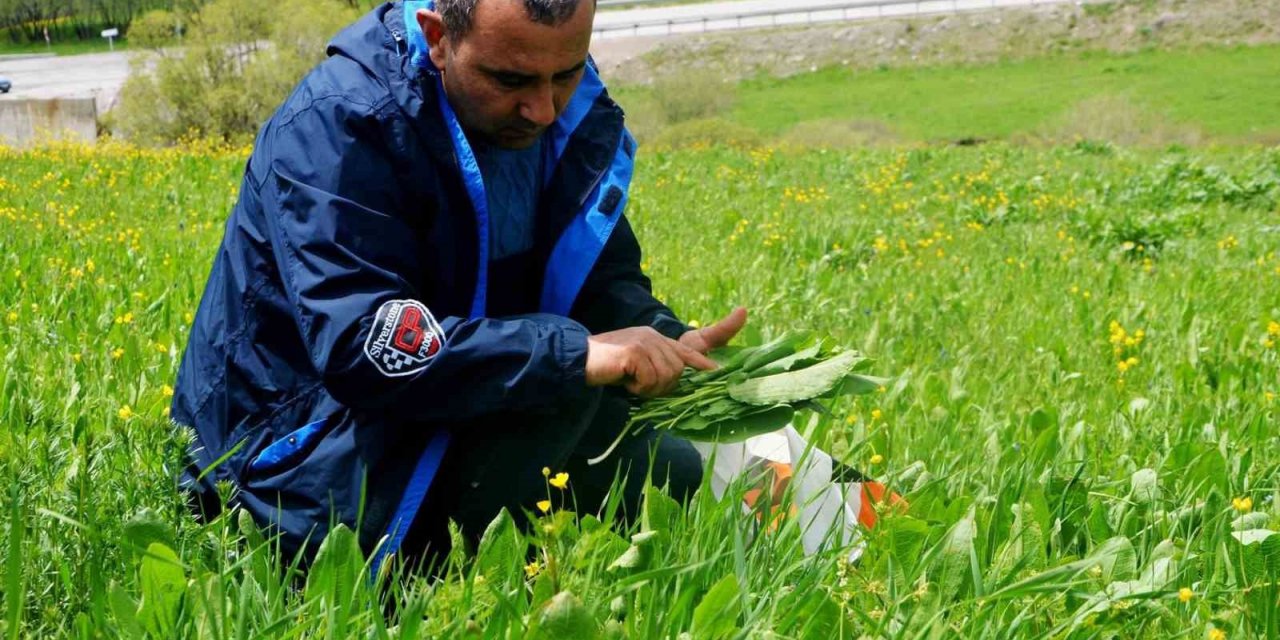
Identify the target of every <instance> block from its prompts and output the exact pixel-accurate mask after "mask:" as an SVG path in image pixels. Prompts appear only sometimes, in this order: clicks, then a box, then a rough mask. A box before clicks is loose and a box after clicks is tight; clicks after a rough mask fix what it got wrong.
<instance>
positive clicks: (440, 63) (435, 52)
mask: <svg viewBox="0 0 1280 640" xmlns="http://www.w3.org/2000/svg"><path fill="white" fill-rule="evenodd" d="M415 17H416V18H417V19H418V26H419V27H421V28H422V33H423V35H425V36H426V37H427V46H428V47H430V48H431V63H432V64H434V65H435V66H436V68H437V69H440V70H444V64H445V62H446V61H447V60H448V59H449V53H448V49H449V37H448V36H446V35H445V33H444V18H441V17H440V14H439V13H436V12H435V11H428V10H426V9H419V10H418V13H417V14H416V16H415Z"/></svg>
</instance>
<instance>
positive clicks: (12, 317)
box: [5, 311, 18, 322]
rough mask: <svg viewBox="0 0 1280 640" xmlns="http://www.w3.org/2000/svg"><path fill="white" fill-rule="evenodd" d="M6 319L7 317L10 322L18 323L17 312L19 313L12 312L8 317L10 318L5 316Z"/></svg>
mask: <svg viewBox="0 0 1280 640" xmlns="http://www.w3.org/2000/svg"><path fill="white" fill-rule="evenodd" d="M5 317H6V318H8V320H9V322H17V321H18V312H17V311H10V312H9V315H8V316H5Z"/></svg>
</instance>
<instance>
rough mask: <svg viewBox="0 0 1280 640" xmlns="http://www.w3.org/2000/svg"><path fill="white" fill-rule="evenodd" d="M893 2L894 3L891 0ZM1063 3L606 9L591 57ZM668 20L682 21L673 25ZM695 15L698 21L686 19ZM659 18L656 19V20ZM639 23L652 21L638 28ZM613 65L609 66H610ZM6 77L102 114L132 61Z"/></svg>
mask: <svg viewBox="0 0 1280 640" xmlns="http://www.w3.org/2000/svg"><path fill="white" fill-rule="evenodd" d="M886 1H892V0H886ZM1061 1H1063V0H920V1H919V2H918V3H915V4H908V5H902V4H892V5H884V6H866V7H859V8H855V9H845V10H839V9H834V10H833V9H831V7H833V6H840V5H847V4H849V2H850V0H733V1H731V2H706V3H701V4H689V5H679V6H668V7H655V8H648V9H645V8H640V9H621V10H602V11H601V12H600V14H599V15H597V16H596V30H597V33H596V37H595V45H594V46H593V52H592V53H593V54H594V55H595V56H596V58H597V60H599V61H601V62H602V64H606V63H607V61H608V59H610V58H625V57H629V56H632V55H638V54H640V53H643V52H644V51H645V50H647V49H649V48H651V47H653V46H655V45H656V44H657V43H658V42H660V41H661V39H662V38H664V37H666V36H668V35H674V34H682V33H692V32H699V31H717V30H725V29H739V28H741V29H750V28H759V27H768V26H773V25H795V24H805V23H809V22H830V21H834V20H846V19H849V20H852V19H867V18H875V17H880V16H883V17H891V16H902V15H913V14H915V13H917V12H918V13H940V12H950V11H956V10H958V11H965V10H979V9H989V8H992V7H1011V6H1026V5H1028V4H1033V3H1034V4H1054V3H1057V2H1061ZM777 9H788V10H789V11H788V12H786V13H782V14H778V15H774V16H754V17H747V18H741V19H738V18H735V16H738V15H741V14H744V13H753V12H761V11H772V10H777ZM668 20H673V21H676V22H680V23H681V24H672V25H669V24H667V23H666V21H668ZM689 20H691V21H692V22H686V21H689ZM655 23H656V24H655ZM634 25H647V26H640V27H635V26H634ZM606 66H607V64H606ZM0 76H8V77H9V78H10V79H11V80H13V85H14V88H13V91H12V92H11V93H9V94H8V95H7V96H5V95H0V100H4V99H9V100H12V99H18V98H31V97H35V98H53V97H64V96H94V97H95V99H96V102H97V105H98V112H99V113H103V112H105V111H107V110H108V109H109V108H110V107H111V106H113V105H114V103H115V100H116V96H117V95H118V94H119V92H120V87H121V86H123V85H124V81H125V79H126V78H127V77H128V76H129V58H128V54H127V53H124V52H117V53H95V54H86V55H78V56H48V57H5V56H0Z"/></svg>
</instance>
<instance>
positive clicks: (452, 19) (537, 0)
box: [436, 0, 596, 39]
mask: <svg viewBox="0 0 1280 640" xmlns="http://www.w3.org/2000/svg"><path fill="white" fill-rule="evenodd" d="M489 1H491V2H492V1H493V0H489ZM505 1H507V2H510V1H512V0H505ZM521 1H522V2H523V3H524V10H525V12H526V13H528V14H529V19H530V20H532V21H534V22H538V23H541V24H545V25H549V26H556V25H559V24H563V23H565V22H567V21H568V20H569V18H572V17H573V14H574V12H575V11H577V10H578V5H580V4H582V2H583V0H521ZM590 1H591V4H592V6H595V3H596V0H590ZM478 4H480V0H436V11H438V12H440V17H441V18H442V19H443V20H444V32H445V35H448V36H449V37H450V38H451V39H459V38H461V37H463V36H465V35H467V34H468V33H469V32H470V31H471V23H472V22H473V21H474V19H475V17H476V5H478Z"/></svg>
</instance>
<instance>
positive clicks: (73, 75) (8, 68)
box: [0, 52, 129, 113]
mask: <svg viewBox="0 0 1280 640" xmlns="http://www.w3.org/2000/svg"><path fill="white" fill-rule="evenodd" d="M0 76H5V77H7V78H9V79H10V80H12V81H13V90H12V91H10V92H9V93H8V94H7V95H0V100H4V99H10V100H12V99H15V98H59V97H64V96H94V97H95V98H96V99H97V103H98V113H102V112H104V111H106V109H107V108H108V107H110V106H111V104H112V102H113V101H114V100H115V98H116V95H117V94H118V93H119V92H120V87H121V85H123V84H124V81H125V78H127V77H128V76H129V58H128V56H127V55H126V54H124V53H120V52H117V53H90V54H85V55H78V56H46V57H22V58H17V57H14V58H7V57H4V56H0Z"/></svg>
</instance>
